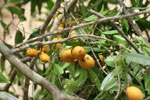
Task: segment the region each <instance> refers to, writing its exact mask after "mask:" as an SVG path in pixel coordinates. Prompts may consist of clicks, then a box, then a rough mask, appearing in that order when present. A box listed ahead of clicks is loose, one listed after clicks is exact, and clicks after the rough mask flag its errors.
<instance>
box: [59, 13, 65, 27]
mask: <svg viewBox="0 0 150 100" xmlns="http://www.w3.org/2000/svg"><path fill="white" fill-rule="evenodd" d="M61 16H62V14H59V15H58V16H57V20H59V18H60V17H61ZM64 23H65V22H64V18H63V19H62V21H61V24H62V25H64Z"/></svg>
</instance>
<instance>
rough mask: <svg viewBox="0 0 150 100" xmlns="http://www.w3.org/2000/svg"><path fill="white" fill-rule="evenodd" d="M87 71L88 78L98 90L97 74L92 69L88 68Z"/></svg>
mask: <svg viewBox="0 0 150 100" xmlns="http://www.w3.org/2000/svg"><path fill="white" fill-rule="evenodd" d="M88 72H89V78H90V80H91V82H92V83H94V84H95V85H96V87H97V89H98V90H100V80H99V78H98V76H97V74H96V73H95V72H94V71H93V70H88Z"/></svg>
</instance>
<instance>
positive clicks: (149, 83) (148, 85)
mask: <svg viewBox="0 0 150 100" xmlns="http://www.w3.org/2000/svg"><path fill="white" fill-rule="evenodd" d="M145 89H146V90H147V91H148V92H150V73H146V74H145Z"/></svg>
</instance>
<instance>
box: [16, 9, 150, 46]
mask: <svg viewBox="0 0 150 100" xmlns="http://www.w3.org/2000/svg"><path fill="white" fill-rule="evenodd" d="M145 13H150V10H144V11H140V12H135V13H130V14H127V15H122V16H113V17H106V18H101V19H98V20H96V21H91V22H87V23H82V24H79V25H76V26H73V27H69V28H65V29H64V30H60V31H54V32H48V33H45V34H43V35H40V36H38V37H35V38H33V39H30V40H28V41H26V42H24V43H22V44H20V45H19V46H18V47H20V46H22V45H25V44H27V43H29V42H34V41H37V40H40V39H42V38H45V37H46V36H49V35H55V34H58V33H65V32H68V31H71V30H75V29H78V28H82V27H85V26H89V25H92V24H96V23H101V22H106V21H110V20H117V19H123V18H128V17H133V16H137V15H141V14H145Z"/></svg>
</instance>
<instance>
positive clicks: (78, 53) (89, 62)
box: [59, 46, 95, 69]
mask: <svg viewBox="0 0 150 100" xmlns="http://www.w3.org/2000/svg"><path fill="white" fill-rule="evenodd" d="M59 56H60V58H61V59H62V60H63V61H64V62H70V63H72V64H75V61H74V60H75V59H77V60H78V63H79V65H80V66H81V67H83V68H85V69H91V68H93V67H94V66H95V61H94V59H93V58H92V57H91V56H90V55H88V54H86V52H85V50H84V48H83V47H81V46H75V47H73V48H69V49H64V50H62V51H61V52H60V54H59Z"/></svg>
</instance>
